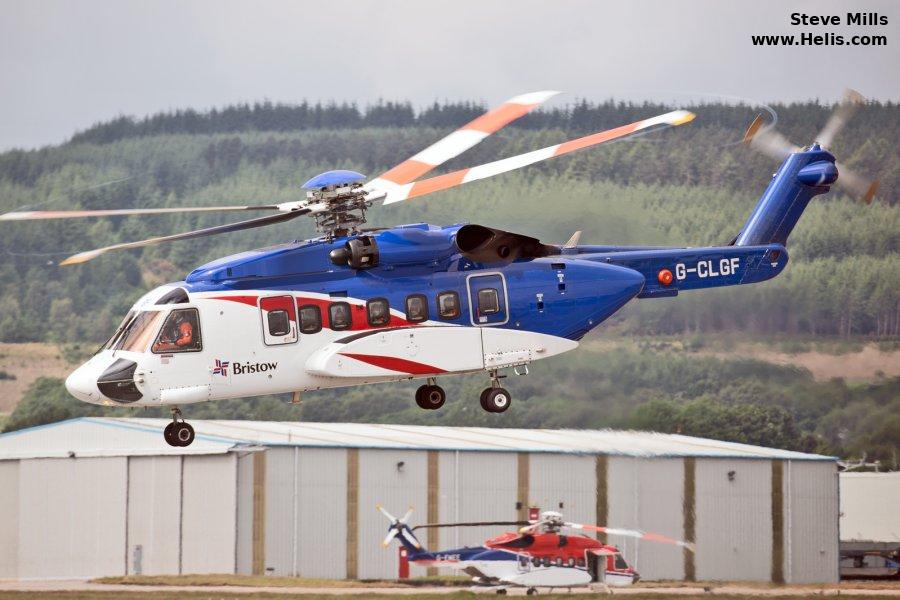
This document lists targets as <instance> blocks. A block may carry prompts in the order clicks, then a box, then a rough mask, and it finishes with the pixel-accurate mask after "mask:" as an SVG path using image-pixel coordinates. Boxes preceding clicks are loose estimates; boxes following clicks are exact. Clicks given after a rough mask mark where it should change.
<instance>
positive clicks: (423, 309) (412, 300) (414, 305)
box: [406, 294, 428, 323]
mask: <svg viewBox="0 0 900 600" xmlns="http://www.w3.org/2000/svg"><path fill="white" fill-rule="evenodd" d="M406 320H407V321H409V322H410V323H421V322H422V321H427V320H428V299H427V298H426V297H425V295H424V294H413V295H411V296H407V297H406Z"/></svg>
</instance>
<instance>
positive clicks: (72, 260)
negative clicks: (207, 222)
mask: <svg viewBox="0 0 900 600" xmlns="http://www.w3.org/2000/svg"><path fill="white" fill-rule="evenodd" d="M308 212H310V211H309V209H303V210H296V211H293V212H287V213H280V214H276V215H270V216H268V217H259V218H257V219H250V220H248V221H238V222H237V223H229V224H227V225H218V226H216V227H207V228H206V229H197V230H195V231H188V232H186V233H176V234H175V235H166V236H162V237H155V238H150V239H146V240H141V241H139V242H125V243H122V244H114V245H112V246H106V247H104V248H97V249H95V250H87V251H85V252H79V253H78V254H75V255H72V256H70V257H69V258H67V259H65V260H64V261H62V262H61V263H59V264H60V265H77V264H80V263H83V262H87V261H89V260H92V259H94V258H97V257H98V256H100V255H101V254H104V253H106V252H109V251H110V250H127V249H129V248H143V247H145V246H154V245H156V244H162V243H165V242H177V241H180V240H190V239H194V238H199V237H206V236H210V235H218V234H220V233H230V232H232V231H242V230H244V229H253V228H255V227H264V226H266V225H274V224H276V223H281V222H283V221H289V220H291V219H295V218H297V217H299V216H301V215H305V214H307V213H308Z"/></svg>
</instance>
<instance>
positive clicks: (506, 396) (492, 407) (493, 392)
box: [481, 387, 512, 413]
mask: <svg viewBox="0 0 900 600" xmlns="http://www.w3.org/2000/svg"><path fill="white" fill-rule="evenodd" d="M511 402H512V396H511V395H510V393H509V392H507V391H506V390H504V389H503V388H502V387H489V388H487V389H486V390H484V391H483V392H481V408H483V409H484V410H486V411H488V412H492V413H502V412H505V411H506V409H507V408H509V405H510V403H511Z"/></svg>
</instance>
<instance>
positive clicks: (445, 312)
mask: <svg viewBox="0 0 900 600" xmlns="http://www.w3.org/2000/svg"><path fill="white" fill-rule="evenodd" d="M437 305H438V314H439V315H441V318H442V319H456V318H458V317H459V294H457V293H456V292H441V293H440V294H438V297H437Z"/></svg>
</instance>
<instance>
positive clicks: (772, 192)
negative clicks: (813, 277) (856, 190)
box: [732, 144, 838, 246]
mask: <svg viewBox="0 0 900 600" xmlns="http://www.w3.org/2000/svg"><path fill="white" fill-rule="evenodd" d="M834 162H835V159H834V156H833V155H832V154H831V153H830V152H827V151H825V150H822V148H821V147H820V146H819V145H818V144H813V145H812V146H811V147H809V148H808V149H806V150H804V151H802V152H794V153H793V154H791V155H790V156H788V157H787V158H786V159H785V160H784V162H783V163H781V167H780V168H779V169H778V172H777V173H775V176H774V177H773V178H772V181H771V182H770V183H769V187H767V188H766V191H765V193H763V195H762V197H761V198H760V199H759V203H758V204H757V205H756V208H755V209H754V210H753V214H751V215H750V218H749V219H748V220H747V223H746V224H745V225H744V228H743V229H742V230H741V232H740V233H739V234H738V236H737V237H736V238H735V239H734V241H733V242H732V245H735V246H757V245H764V244H771V243H776V244H781V245H782V246H784V245H786V244H787V238H788V235H790V233H791V231H792V230H793V229H794V225H796V224H797V220H798V219H799V218H800V215H801V214H803V211H804V209H806V205H807V204H809V201H810V200H812V199H813V197H814V196H816V195H818V194H824V193H826V192H827V191H828V190H829V189H830V188H829V186H830V185H831V184H833V183H834V182H835V181H837V178H838V171H837V167H836V166H835V164H834Z"/></svg>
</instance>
